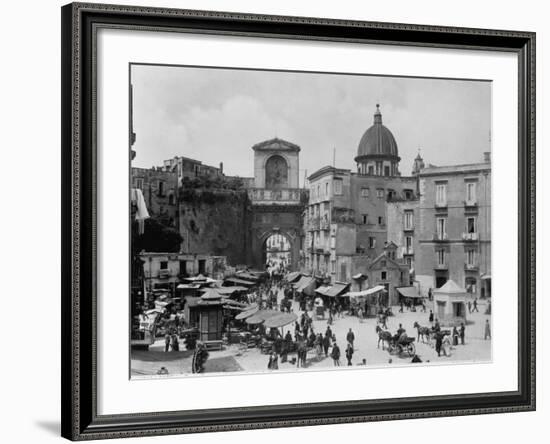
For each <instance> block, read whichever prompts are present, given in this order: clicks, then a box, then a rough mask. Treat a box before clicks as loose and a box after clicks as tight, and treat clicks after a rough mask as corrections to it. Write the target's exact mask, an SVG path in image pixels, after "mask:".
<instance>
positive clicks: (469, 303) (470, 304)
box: [468, 301, 472, 313]
mask: <svg viewBox="0 0 550 444" xmlns="http://www.w3.org/2000/svg"><path fill="white" fill-rule="evenodd" d="M471 312H472V301H468V313H471Z"/></svg>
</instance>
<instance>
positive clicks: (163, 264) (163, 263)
mask: <svg viewBox="0 0 550 444" xmlns="http://www.w3.org/2000/svg"><path fill="white" fill-rule="evenodd" d="M160 269H161V270H168V261H161V262H160Z"/></svg>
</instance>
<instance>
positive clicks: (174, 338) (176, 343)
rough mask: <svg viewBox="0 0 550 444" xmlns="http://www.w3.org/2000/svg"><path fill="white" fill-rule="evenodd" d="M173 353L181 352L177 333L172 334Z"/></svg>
mask: <svg viewBox="0 0 550 444" xmlns="http://www.w3.org/2000/svg"><path fill="white" fill-rule="evenodd" d="M171 340H172V343H171V346H172V351H179V350H180V342H179V341H178V335H177V334H176V333H173V334H172V338H171Z"/></svg>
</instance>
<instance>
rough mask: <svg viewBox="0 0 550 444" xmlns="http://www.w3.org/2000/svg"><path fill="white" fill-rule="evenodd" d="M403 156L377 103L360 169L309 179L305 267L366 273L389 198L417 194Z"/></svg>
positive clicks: (377, 248)
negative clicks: (403, 171)
mask: <svg viewBox="0 0 550 444" xmlns="http://www.w3.org/2000/svg"><path fill="white" fill-rule="evenodd" d="M399 160H400V158H399V155H398V148H397V143H396V141H395V138H394V137H393V134H392V133H391V131H390V130H389V129H388V128H387V127H385V126H384V125H383V124H382V114H381V113H380V109H379V107H378V106H377V109H376V112H375V114H374V123H373V125H372V126H371V127H369V128H368V129H367V131H365V133H364V134H363V136H362V138H361V140H360V142H359V146H358V149H357V156H356V157H355V162H356V164H357V172H352V171H351V170H346V169H338V168H335V167H330V166H327V167H324V168H321V169H320V170H318V171H316V172H314V173H313V174H311V175H310V176H309V177H308V181H309V188H310V193H309V203H308V208H307V211H306V212H305V216H306V217H305V225H304V230H305V232H306V241H305V246H306V248H305V251H304V256H305V269H306V270H307V271H310V272H312V273H314V274H315V273H318V274H321V275H326V276H327V277H330V278H331V280H332V281H344V282H346V281H350V280H351V277H352V276H353V275H354V274H356V273H358V272H359V273H366V269H365V267H366V266H367V264H368V263H369V261H372V260H374V258H377V257H378V256H380V255H381V254H382V253H383V252H384V247H385V243H386V241H387V239H388V224H387V219H386V218H387V214H386V204H387V202H388V201H389V200H394V199H399V200H402V201H412V200H414V199H416V197H417V188H418V185H417V178H416V176H411V177H403V176H401V173H400V172H399Z"/></svg>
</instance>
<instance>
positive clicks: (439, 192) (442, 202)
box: [435, 183, 447, 207]
mask: <svg viewBox="0 0 550 444" xmlns="http://www.w3.org/2000/svg"><path fill="white" fill-rule="evenodd" d="M435 204H436V205H437V206H438V207H444V206H446V205H447V184H446V183H438V184H436V185H435Z"/></svg>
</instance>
